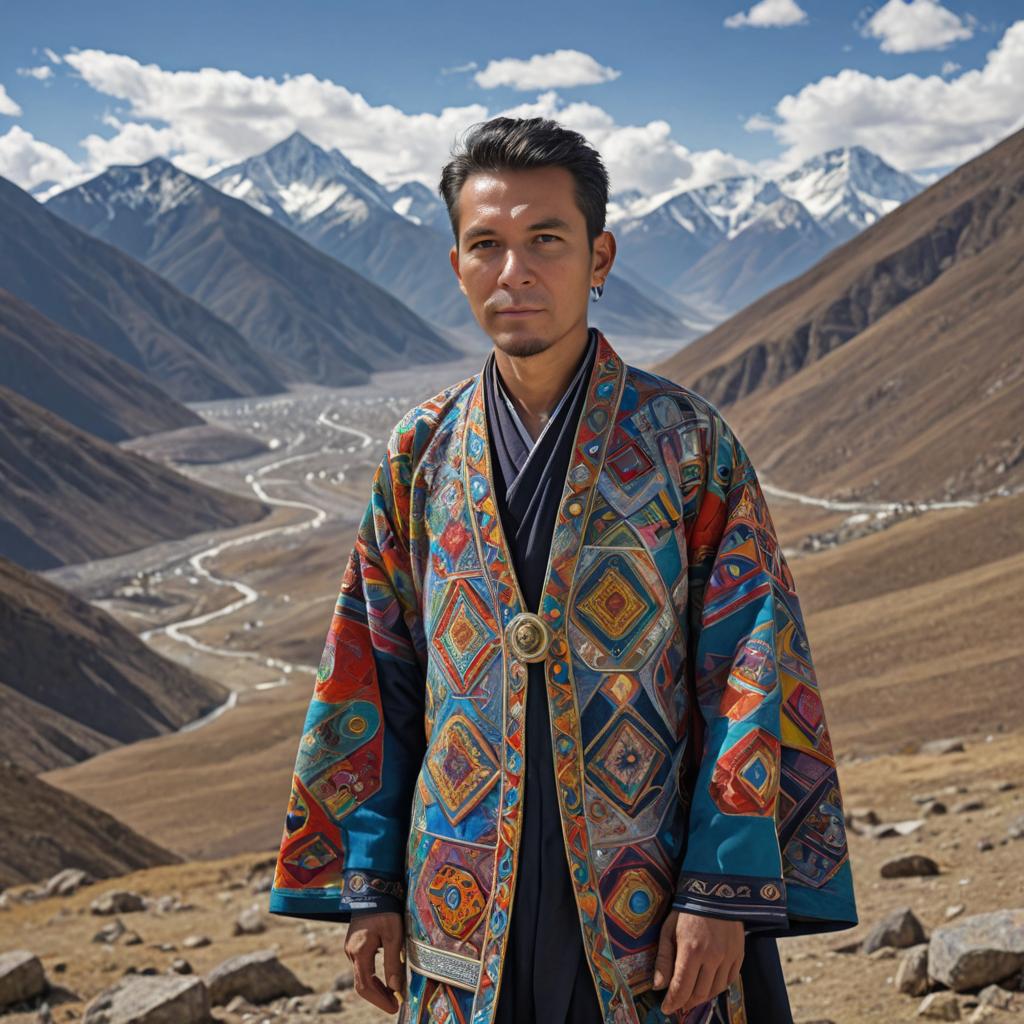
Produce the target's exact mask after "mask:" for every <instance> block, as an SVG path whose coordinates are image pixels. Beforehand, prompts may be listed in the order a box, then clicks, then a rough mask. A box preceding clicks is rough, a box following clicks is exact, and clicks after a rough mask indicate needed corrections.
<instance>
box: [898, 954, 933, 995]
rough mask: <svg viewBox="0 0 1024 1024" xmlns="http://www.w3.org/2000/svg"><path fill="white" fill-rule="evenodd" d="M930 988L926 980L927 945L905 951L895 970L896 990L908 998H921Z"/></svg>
mask: <svg viewBox="0 0 1024 1024" xmlns="http://www.w3.org/2000/svg"><path fill="white" fill-rule="evenodd" d="M930 987H931V983H930V982H929V980H928V944H927V943H924V942H923V943H921V945H919V946H913V947H912V948H911V949H909V950H907V952H906V954H905V955H904V957H903V959H902V960H900V965H899V967H898V968H897V969H896V990H897V991H898V992H904V993H906V994H907V995H909V996H923V995H924V994H925V993H926V992H927V991H928V989H929V988H930Z"/></svg>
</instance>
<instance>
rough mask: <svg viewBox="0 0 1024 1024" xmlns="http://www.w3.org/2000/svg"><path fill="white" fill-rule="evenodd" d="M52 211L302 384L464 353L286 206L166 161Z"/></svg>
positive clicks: (75, 195)
mask: <svg viewBox="0 0 1024 1024" xmlns="http://www.w3.org/2000/svg"><path fill="white" fill-rule="evenodd" d="M292 199H293V200H294V202H295V203H296V204H297V205H296V207H295V208H296V209H302V208H305V207H304V206H303V202H302V201H301V199H302V197H301V196H300V194H299V193H298V192H297V191H295V192H293V193H292ZM46 205H47V208H48V209H50V210H52V211H53V212H55V213H57V214H59V215H60V216H62V217H64V218H65V219H67V220H68V221H70V222H71V223H73V224H75V225H76V226H77V227H80V228H82V229H84V230H85V231H88V232H90V233H91V234H94V235H96V236H97V237H98V238H102V239H103V240H104V241H105V242H110V243H111V244H113V245H116V246H117V247H118V248H120V249H122V250H123V251H124V252H126V253H128V254H129V255H131V256H133V257H135V258H136V259H138V260H140V261H141V262H143V263H145V264H146V266H148V267H150V268H151V269H152V270H154V271H156V272H157V273H158V274H160V275H161V276H162V277H164V278H166V279H167V280H168V281H170V282H171V283H172V284H174V285H176V286H177V287H179V288H181V289H182V291H184V292H186V293H188V294H189V295H191V296H192V297H193V298H195V299H196V300H198V301H199V302H201V303H202V304H203V305H204V306H205V307H206V308H207V309H209V310H211V311H212V312H213V313H215V314H216V315H217V316H219V317H221V318H222V319H224V320H226V321H227V322H228V323H230V324H231V325H232V326H233V327H235V328H236V329H237V330H238V331H239V332H241V334H243V335H244V336H245V337H246V338H247V339H248V340H249V341H250V342H251V343H252V344H253V345H255V346H256V347H257V348H258V349H260V350H261V351H263V352H264V353H267V354H268V355H269V356H270V357H271V358H272V359H273V361H274V362H275V363H276V364H280V365H283V366H285V367H286V373H287V376H288V377H289V378H290V379H291V380H299V381H313V382H316V383H320V384H330V385H346V384H356V383H361V382H364V381H366V380H367V379H368V376H369V374H370V373H371V372H372V371H373V370H381V369H385V368H389V367H393V366H394V365H395V363H396V361H402V362H406V363H422V362H445V361H447V360H450V359H455V358H458V356H459V355H460V353H459V352H458V351H457V350H456V349H454V348H453V347H452V346H451V344H450V343H449V342H447V341H446V340H445V339H444V338H442V337H441V336H440V335H439V334H438V333H437V332H436V331H435V330H434V329H433V328H432V327H431V326H430V325H429V324H427V323H426V322H425V321H424V320H423V319H421V318H420V317H419V316H417V315H416V314H415V313H413V312H412V310H410V309H408V308H407V307H406V306H404V305H403V304H402V303H401V302H399V300H398V299H396V298H395V297H394V296H393V295H392V294H390V293H389V292H387V291H385V290H384V289H383V288H379V287H377V286H376V285H375V284H373V283H372V282H370V281H368V280H367V279H366V278H364V277H362V276H360V275H359V274H357V273H355V272H353V271H352V270H350V269H349V268H348V267H346V266H343V265H342V264H340V263H339V262H337V260H334V259H331V258H330V257H329V256H327V255H325V254H324V253H323V252H321V251H319V250H318V249H316V248H315V247H314V246H312V245H310V244H308V243H307V242H304V241H303V240H302V239H301V238H299V237H298V236H297V235H296V234H295V233H294V232H292V231H290V230H288V229H287V228H285V227H282V226H281V224H280V223H275V221H279V220H280V217H281V212H280V211H279V210H278V209H277V208H273V207H272V208H268V210H267V211H266V215H264V213H262V212H257V210H255V209H253V206H252V205H251V204H249V203H244V202H241V201H239V200H237V199H232V198H231V197H230V196H228V195H225V194H224V193H223V192H220V191H218V190H217V189H216V188H214V187H213V186H212V185H208V184H207V183H206V182H204V181H201V180H200V179H198V178H193V177H192V176H191V175H189V174H186V173H185V172H184V171H180V170H178V168H176V167H175V166H174V165H173V164H171V163H169V162H168V161H166V160H163V159H155V160H150V161H149V162H148V163H145V164H142V165H140V166H137V167H120V166H119V167H110V168H108V169H107V170H106V171H104V172H103V173H102V174H100V175H98V176H97V177H95V178H93V179H92V180H90V181H87V182H85V183H84V184H82V185H78V186H76V187H74V188H72V189H69V190H68V191H66V192H62V193H61V194H60V195H57V196H54V197H53V198H52V199H51V200H49V202H48V203H47V204H46ZM395 216H396V217H397V215H395ZM402 223H405V224H407V223H408V222H406V221H403V222H402ZM409 226H410V227H412V225H409Z"/></svg>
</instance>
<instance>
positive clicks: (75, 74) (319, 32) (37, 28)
mask: <svg viewBox="0 0 1024 1024" xmlns="http://www.w3.org/2000/svg"><path fill="white" fill-rule="evenodd" d="M3 24H4V31H3V33H0V87H2V89H3V91H2V92H0V174H2V175H4V176H6V177H9V178H11V179H12V180H14V181H16V182H17V183H18V184H20V185H22V186H23V187H30V188H35V189H39V188H40V187H41V186H43V185H44V184H45V183H46V182H48V181H57V182H61V183H63V184H70V183H71V182H73V181H74V180H80V179H81V178H82V177H84V176H88V175H89V174H91V173H96V172H97V171H98V170H101V169H102V167H104V166H106V165H107V164H109V163H112V162H121V163H133V162H140V161H141V160H144V159H148V158H149V157H151V156H155V155H166V156H170V157H171V158H173V159H175V160H176V162H178V163H179V165H181V166H183V167H184V168H185V169H187V170H190V171H193V172H194V173H207V172H209V170H210V169H212V168H215V167H218V166H224V165H225V164H226V163H229V162H232V161H234V160H237V159H240V158H242V157H244V156H248V155H250V154H251V153H254V152H258V151H260V150H262V149H265V148H267V146H268V145H271V144H272V143H273V142H274V141H276V140H277V139H278V138H280V137H283V136H284V135H286V134H288V133H289V132H290V131H291V130H293V129H295V128H298V129H300V130H302V131H304V132H306V134H309V135H311V136H312V137H314V138H315V140H316V141H318V142H320V143H321V144H325V145H335V146H337V147H338V148H340V149H341V150H342V151H343V152H345V153H346V154H347V155H348V156H350V157H351V158H352V159H353V160H354V161H355V162H356V163H358V164H360V166H363V167H364V168H365V169H366V170H367V171H368V172H369V173H371V174H373V175H374V176H375V177H377V178H378V179H380V180H384V181H385V183H387V184H395V183H397V182H398V181H401V180H405V179H408V178H418V179H420V180H422V181H424V182H425V183H428V184H433V181H434V178H435V177H436V171H437V170H438V169H439V168H440V165H441V163H443V161H444V158H445V155H446V154H447V151H448V147H449V145H450V143H451V141H452V139H453V138H454V135H455V133H456V132H457V131H458V130H460V129H461V128H464V127H466V126H468V124H469V123H471V122H473V121H476V120H481V119H483V118H484V117H488V116H493V115H494V114H497V113H502V112H513V113H520V114H530V113H543V114H545V115H546V116H553V117H556V118H557V119H559V120H561V121H563V123H566V124H568V125H570V126H571V127H574V128H577V129H578V130H580V131H583V132H584V134H586V135H587V136H588V138H590V139H591V140H592V141H593V142H594V143H595V145H597V146H598V148H600V149H601V151H602V153H603V154H604V155H605V159H606V162H607V163H608V164H609V169H610V171H611V173H612V181H613V188H614V187H619V188H627V187H629V188H639V189H640V190H641V191H644V192H647V193H657V192H659V191H661V190H666V189H672V188H678V187H679V186H680V185H681V184H682V185H685V184H691V185H696V184H703V183H704V182H706V181H708V180H713V179H714V178H715V177H721V176H723V175H724V174H726V173H736V172H741V171H746V170H751V169H755V168H756V169H759V170H761V171H763V172H765V173H772V172H774V171H778V170H781V169H784V168H785V167H787V166H792V165H794V164H795V163H797V162H798V161H799V160H800V159H804V158H806V157H807V156H809V155H811V154H813V153H815V152H820V151H821V150H822V149H825V148H830V147H832V146H835V145H847V144H852V143H861V144H863V145H867V146H868V147H869V148H871V149H873V150H875V151H876V152H878V153H879V154H880V155H881V156H883V157H884V158H885V159H887V160H889V161H890V162H891V163H893V164H894V165H895V166H897V167H899V168H900V169H902V170H913V171H918V172H921V171H927V169H928V168H931V169H933V170H935V169H946V168H949V167H952V166H955V165H957V164H959V163H961V162H963V161H964V160H966V159H969V158H970V157H971V156H973V155H976V154H977V153H978V152H981V151H983V150H984V149H986V148H988V147H989V146H991V145H993V144H994V143H995V142H996V141H998V140H999V139H1000V138H1002V137H1005V135H1007V134H1009V133H1010V132H1011V131H1012V130H1014V129H1015V128H1017V127H1019V126H1020V125H1021V123H1024V122H1022V116H1021V112H1022V111H1024V4H1022V3H1020V2H1011V0H981V2H970V3H958V2H953V0H948V2H941V3H940V2H938V0H887V2H884V3H875V4H868V5H865V4H857V3H845V2H842V0H762V2H760V3H757V4H752V3H748V2H747V3H736V2H703V3H696V2H691V3H683V2H675V3H670V2H642V0H634V2H631V3H621V2H620V3H608V2H603V0H597V2H592V3H587V4H584V3H575V2H571V3H566V2H558V3H552V2H550V0H548V2H545V3H534V2H532V0H530V2H520V3H518V4H516V5H498V4H467V3H466V2H465V0H460V2H459V3H455V2H447V0H445V2H436V0H435V2H431V3H422V2H421V3H384V2H372V3H371V2H366V0H363V2H360V3H349V2H319V3H317V2H309V0H290V2H289V3H288V4H287V5H284V4H281V3H273V4H272V3H268V2H262V0H250V2H248V3H246V4H245V5H242V4H228V3H217V2H215V0H214V2H211V0H206V2H204V3H196V2H193V0H184V2H178V3H176V4H174V5H169V4H168V5H157V4H153V3H140V2H138V0H135V2H132V3H128V2H118V3H111V2H105V3H104V2H96V3H88V4H83V3H81V2H80V0H79V2H77V3H70V2H63V0H60V2H49V3H46V4H28V3H22V2H19V3H9V2H8V3H5V5H4V9H3Z"/></svg>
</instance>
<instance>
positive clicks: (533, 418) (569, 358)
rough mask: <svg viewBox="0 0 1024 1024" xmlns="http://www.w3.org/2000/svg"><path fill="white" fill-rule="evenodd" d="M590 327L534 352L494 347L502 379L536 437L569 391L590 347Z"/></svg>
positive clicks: (583, 327) (520, 414)
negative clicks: (509, 351) (525, 353)
mask: <svg viewBox="0 0 1024 1024" xmlns="http://www.w3.org/2000/svg"><path fill="white" fill-rule="evenodd" d="M589 337H590V329H589V327H588V326H587V324H586V323H584V324H583V325H582V327H581V328H580V329H579V331H574V332H573V333H572V335H571V336H570V335H568V334H567V335H565V336H563V337H562V338H560V339H559V340H558V341H557V342H556V343H555V344H554V345H551V346H550V347H549V348H547V349H545V350H544V351H543V352H538V353H536V354H535V355H532V356H510V355H507V354H506V353H505V352H502V351H501V350H500V349H499V348H497V347H495V349H494V361H495V363H496V364H497V367H498V372H499V373H500V374H501V380H502V383H503V384H504V386H505V390H506V391H507V392H508V394H509V397H510V398H511V399H512V401H513V402H514V403H515V407H516V412H517V413H518V414H519V418H520V419H521V420H522V422H523V426H524V427H526V429H527V430H528V431H529V432H530V436H531V437H532V438H533V439H534V440H536V439H537V438H538V437H539V436H540V433H541V431H542V430H543V429H544V427H545V425H546V424H547V421H548V418H549V417H550V415H551V413H552V412H553V411H554V409H555V407H556V406H557V405H558V401H559V399H560V398H561V397H562V395H564V394H565V391H566V388H568V386H569V382H570V381H571V380H572V378H573V375H574V374H575V373H576V369H577V367H578V366H579V363H580V359H581V358H582V357H583V353H584V351H585V350H586V347H587V341H588V340H589Z"/></svg>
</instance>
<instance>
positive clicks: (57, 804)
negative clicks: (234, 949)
mask: <svg viewBox="0 0 1024 1024" xmlns="http://www.w3.org/2000/svg"><path fill="white" fill-rule="evenodd" d="M0 791H2V792H3V794H4V798H3V800H2V801H0V888H7V887H10V886H13V885H24V884H25V883H26V882H43V881H46V880H47V879H49V878H52V877H53V876H54V875H55V874H57V872H58V871H63V870H64V869H65V868H79V869H81V870H83V871H85V872H87V873H88V874H89V875H90V876H91V877H92V878H94V879H100V878H117V877H118V876H120V875H126V874H128V873H129V872H130V871H137V870H139V869H140V868H150V867H156V866H157V865H159V864H179V863H181V862H182V858H181V857H180V856H179V855H178V854H176V853H172V852H171V851H170V850H165V849H164V848H163V847H162V846H158V845H157V844H156V843H153V842H150V840H148V839H146V838H145V837H144V836H140V835H139V833H138V832H135V831H133V830H132V829H130V828H129V827H128V826H127V825H123V824H122V823H121V822H120V821H118V820H117V818H115V817H113V816H112V815H110V814H108V813H107V812H106V811H102V810H100V808H98V807H96V806H95V804H90V803H88V802H86V801H85V800H82V799H81V798H80V797H77V796H73V795H72V794H71V793H66V792H65V791H64V790H62V789H58V788H57V787H56V786H51V785H50V783H48V782H44V781H43V780H42V779H39V778H36V776H35V775H33V774H32V773H31V772H30V771H27V770H26V769H25V768H22V767H21V766H20V765H18V764H16V763H15V762H13V761H10V760H7V761H0Z"/></svg>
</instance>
